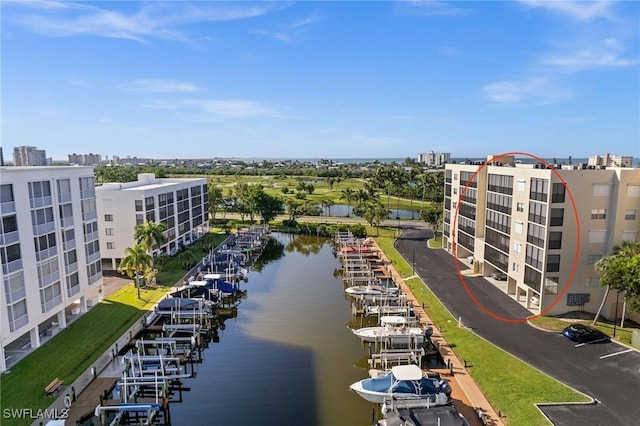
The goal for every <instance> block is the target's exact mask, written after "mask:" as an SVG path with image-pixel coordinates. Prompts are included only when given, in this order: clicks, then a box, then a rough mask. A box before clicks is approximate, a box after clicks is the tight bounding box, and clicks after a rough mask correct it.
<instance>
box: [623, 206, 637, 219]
mask: <svg viewBox="0 0 640 426" xmlns="http://www.w3.org/2000/svg"><path fill="white" fill-rule="evenodd" d="M637 212H638V211H637V210H636V209H629V210H625V212H624V220H636V214H637Z"/></svg>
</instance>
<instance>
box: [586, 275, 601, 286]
mask: <svg viewBox="0 0 640 426" xmlns="http://www.w3.org/2000/svg"><path fill="white" fill-rule="evenodd" d="M584 285H585V286H587V287H600V278H598V277H587V279H586V281H585V283H584Z"/></svg>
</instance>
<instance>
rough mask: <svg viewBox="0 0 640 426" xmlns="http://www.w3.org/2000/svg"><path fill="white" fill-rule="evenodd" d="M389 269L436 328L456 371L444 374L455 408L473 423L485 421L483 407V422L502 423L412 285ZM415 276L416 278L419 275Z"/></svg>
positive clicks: (425, 320) (436, 339) (445, 355)
mask: <svg viewBox="0 0 640 426" xmlns="http://www.w3.org/2000/svg"><path fill="white" fill-rule="evenodd" d="M375 246H376V247H377V248H378V250H379V252H380V257H381V258H382V259H383V260H384V261H385V263H388V264H389V265H391V262H390V261H389V259H388V258H387V256H386V255H385V254H384V252H383V251H382V250H381V249H380V247H379V246H378V244H377V242H375ZM389 269H390V272H391V276H392V277H393V280H394V281H395V282H396V283H397V284H398V287H399V288H400V289H401V291H402V293H403V294H405V295H406V296H407V300H408V302H409V303H410V304H411V305H412V306H413V307H414V311H415V312H416V316H417V317H418V319H419V321H420V324H421V325H422V326H425V327H426V326H427V325H429V326H431V327H432V328H433V335H432V339H431V340H432V341H433V343H434V344H436V345H437V346H438V347H439V348H440V354H441V355H442V358H443V359H444V360H445V362H448V361H450V362H451V367H452V368H451V371H452V372H453V375H451V373H450V372H449V371H447V372H446V373H445V374H444V375H449V377H450V381H451V385H452V388H453V392H452V399H453V400H454V405H455V406H456V409H458V411H459V412H460V413H462V415H463V416H464V417H465V419H467V421H468V422H469V424H470V425H481V424H482V423H481V422H480V420H479V419H478V415H477V414H476V413H477V412H476V410H478V409H480V410H482V412H483V413H484V416H485V417H484V422H485V424H486V425H492V426H503V425H504V422H503V421H502V419H501V418H500V417H499V416H498V413H497V412H496V411H495V410H494V408H493V407H492V406H491V404H489V401H488V400H487V398H486V397H485V396H484V394H483V393H482V390H480V388H479V387H478V385H477V384H476V383H475V381H474V380H473V378H472V377H471V376H470V375H469V373H468V371H467V369H466V368H465V366H464V363H463V362H462V361H460V359H459V358H458V357H457V356H456V354H455V353H454V352H453V350H452V349H451V348H450V347H449V345H448V344H447V342H446V340H445V339H444V338H443V337H442V333H441V332H440V330H439V329H438V328H437V327H436V326H434V325H433V321H431V318H429V315H428V314H427V312H426V311H425V310H424V308H423V307H422V304H421V303H420V302H418V300H417V299H416V297H415V296H414V295H413V293H412V292H411V289H410V288H409V286H407V284H406V283H405V282H404V279H403V278H402V277H401V276H400V274H398V272H397V271H396V270H395V268H393V267H391V268H389ZM412 278H417V276H415V277H412ZM456 389H459V391H461V392H456ZM456 402H457V403H456Z"/></svg>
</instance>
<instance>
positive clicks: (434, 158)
mask: <svg viewBox="0 0 640 426" xmlns="http://www.w3.org/2000/svg"><path fill="white" fill-rule="evenodd" d="M449 161H451V153H449V152H433V151H431V152H425V153H421V154H418V163H424V164H426V165H427V166H434V167H438V166H442V165H444V164H446V163H448V162H449Z"/></svg>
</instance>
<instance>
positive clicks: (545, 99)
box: [482, 77, 572, 105]
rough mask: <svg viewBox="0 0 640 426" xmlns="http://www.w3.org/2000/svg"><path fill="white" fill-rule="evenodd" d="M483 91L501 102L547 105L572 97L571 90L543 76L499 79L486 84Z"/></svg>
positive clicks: (492, 99) (488, 97) (489, 97)
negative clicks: (524, 78)
mask: <svg viewBox="0 0 640 426" xmlns="http://www.w3.org/2000/svg"><path fill="white" fill-rule="evenodd" d="M482 92H483V94H484V96H485V97H486V98H487V99H488V100H490V101H491V102H495V103H499V104H526V105H547V104H553V103H558V102H562V101H565V100H568V99H570V98H571V97H572V94H571V92H570V91H569V90H567V89H563V88H561V87H558V86H557V85H556V84H555V83H554V82H552V81H551V80H549V79H548V78H542V77H536V78H529V79H526V80H521V81H513V80H505V81H497V82H494V83H490V84H487V85H486V86H484V87H483V88H482Z"/></svg>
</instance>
